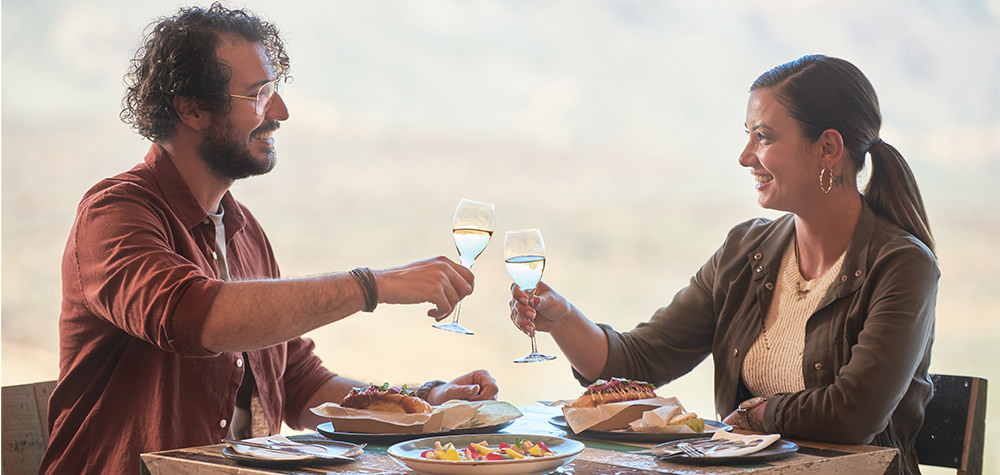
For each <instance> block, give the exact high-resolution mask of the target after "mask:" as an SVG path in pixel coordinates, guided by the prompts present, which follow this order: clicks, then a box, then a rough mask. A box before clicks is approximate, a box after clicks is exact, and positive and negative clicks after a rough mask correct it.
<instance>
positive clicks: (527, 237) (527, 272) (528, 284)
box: [503, 229, 556, 363]
mask: <svg viewBox="0 0 1000 475" xmlns="http://www.w3.org/2000/svg"><path fill="white" fill-rule="evenodd" d="M503 259H504V265H506V266H507V273H508V274H510V278H511V279H513V280H514V283H515V284H517V286H518V287H520V288H521V290H523V291H525V292H526V293H527V294H528V302H531V301H532V300H533V299H534V298H535V286H537V285H538V282H540V281H541V280H542V272H543V271H544V270H545V243H544V242H542V232H541V231H539V230H537V229H521V230H518V231H507V235H506V236H505V237H504V246H503ZM529 336H530V337H531V353H529V354H528V355H527V356H524V357H521V358H518V359H516V360H514V362H515V363H534V362H537V361H548V360H554V359H555V358H556V357H555V356H550V355H543V354H541V353H539V352H538V346H536V344H535V333H534V332H532V333H531V335H529Z"/></svg>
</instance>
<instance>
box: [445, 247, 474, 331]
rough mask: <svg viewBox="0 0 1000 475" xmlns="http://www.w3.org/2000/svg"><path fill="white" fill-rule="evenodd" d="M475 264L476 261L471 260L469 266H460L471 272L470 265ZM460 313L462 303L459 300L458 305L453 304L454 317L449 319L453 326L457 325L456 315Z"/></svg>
mask: <svg viewBox="0 0 1000 475" xmlns="http://www.w3.org/2000/svg"><path fill="white" fill-rule="evenodd" d="M475 262H476V261H475V260H473V261H472V262H470V263H469V265H465V264H462V265H463V266H464V267H465V268H466V269H469V270H472V264H474V263H475ZM461 311H462V301H461V300H459V301H458V303H457V304H455V316H454V317H452V318H451V323H455V324H457V323H458V314H459V313H460V312H461Z"/></svg>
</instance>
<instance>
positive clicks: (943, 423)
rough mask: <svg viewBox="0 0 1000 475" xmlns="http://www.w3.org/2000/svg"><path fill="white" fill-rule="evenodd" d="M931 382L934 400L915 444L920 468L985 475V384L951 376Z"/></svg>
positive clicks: (978, 380)
mask: <svg viewBox="0 0 1000 475" xmlns="http://www.w3.org/2000/svg"><path fill="white" fill-rule="evenodd" d="M931 380H932V381H933V383H934V397H933V398H932V399H931V402H930V403H928V404H927V410H926V412H925V413H924V425H923V427H921V428H920V432H919V433H918V434H917V440H916V451H917V458H918V460H919V462H920V464H922V465H933V466H936V467H949V468H954V469H957V470H958V474H959V475H965V474H972V475H979V474H981V473H983V448H984V444H985V441H984V439H985V434H986V380H985V379H983V378H977V377H975V376H954V375H949V374H931Z"/></svg>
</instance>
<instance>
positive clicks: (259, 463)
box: [222, 441, 355, 468]
mask: <svg viewBox="0 0 1000 475" xmlns="http://www.w3.org/2000/svg"><path fill="white" fill-rule="evenodd" d="M311 443H312V442H311ZM320 445H325V446H327V447H331V448H337V449H341V450H335V451H333V452H330V453H332V454H341V453H344V451H345V450H348V449H351V448H353V447H354V446H355V445H354V444H351V443H344V442H337V441H330V442H326V443H320ZM328 450H329V449H328ZM222 455H223V456H224V457H226V458H227V459H230V460H233V461H235V462H236V463H238V464H241V465H252V466H255V467H271V468H293V467H304V466H309V465H339V464H343V463H349V462H351V461H350V460H337V459H328V458H322V457H311V456H309V455H303V456H301V457H294V458H288V459H268V458H260V457H254V456H252V455H244V454H241V453H239V452H237V451H235V450H233V448H232V447H229V446H226V447H223V448H222Z"/></svg>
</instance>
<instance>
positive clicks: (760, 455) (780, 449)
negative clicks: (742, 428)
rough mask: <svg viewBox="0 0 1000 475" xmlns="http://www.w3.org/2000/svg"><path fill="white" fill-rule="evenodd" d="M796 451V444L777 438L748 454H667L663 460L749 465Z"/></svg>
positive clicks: (689, 463) (785, 455) (703, 463)
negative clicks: (698, 455) (710, 455)
mask: <svg viewBox="0 0 1000 475" xmlns="http://www.w3.org/2000/svg"><path fill="white" fill-rule="evenodd" d="M798 451H799V446H798V444H796V443H794V442H789V441H787V440H784V439H779V440H778V441H776V442H775V443H773V444H771V445H769V446H768V447H767V448H766V449H764V450H761V451H759V452H754V453H752V454H748V455H739V456H734V457H688V456H685V455H680V456H677V455H675V456H673V457H670V456H667V457H669V458H666V459H664V461H665V462H671V463H683V464H688V465H751V464H755V463H758V462H769V461H771V460H778V459H783V458H785V457H788V456H789V455H792V454H794V453H795V452H798Z"/></svg>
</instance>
